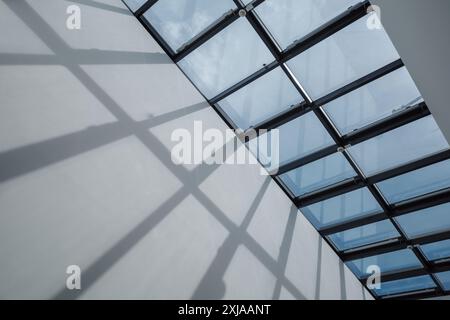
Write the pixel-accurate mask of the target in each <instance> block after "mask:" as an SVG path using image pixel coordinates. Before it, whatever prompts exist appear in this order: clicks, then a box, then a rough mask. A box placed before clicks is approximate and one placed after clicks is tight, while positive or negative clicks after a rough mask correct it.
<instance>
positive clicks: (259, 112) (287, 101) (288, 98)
mask: <svg viewBox="0 0 450 320" xmlns="http://www.w3.org/2000/svg"><path fill="white" fill-rule="evenodd" d="M302 101H304V100H303V99H302V96H301V95H300V94H299V93H298V91H297V90H296V89H295V87H294V85H293V84H292V82H291V81H290V80H289V78H288V77H287V76H286V74H285V73H284V71H283V70H282V69H281V68H277V69H275V70H273V71H271V72H269V73H268V74H266V75H264V76H263V77H262V78H259V79H258V80H256V81H254V82H252V83H250V84H249V85H247V86H245V87H244V88H242V89H241V90H239V91H237V92H235V93H234V94H232V95H230V96H228V97H226V98H225V99H224V100H222V101H220V102H219V106H220V107H221V108H222V109H223V110H224V111H225V112H226V113H227V114H228V115H229V116H230V117H231V119H232V120H233V121H234V123H235V124H236V125H237V126H238V127H239V128H241V129H243V130H245V129H248V128H249V127H251V126H255V125H257V124H259V123H261V122H263V121H265V120H267V119H268V118H270V117H273V116H275V115H277V114H278V113H280V112H282V111H284V110H286V109H289V108H290V107H291V106H293V105H296V104H298V103H300V102H302Z"/></svg>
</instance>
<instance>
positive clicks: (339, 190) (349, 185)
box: [294, 177, 364, 207]
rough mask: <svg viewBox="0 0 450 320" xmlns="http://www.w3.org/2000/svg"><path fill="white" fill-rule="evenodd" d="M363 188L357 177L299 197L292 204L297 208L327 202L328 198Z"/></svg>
mask: <svg viewBox="0 0 450 320" xmlns="http://www.w3.org/2000/svg"><path fill="white" fill-rule="evenodd" d="M363 186H364V184H363V182H362V181H361V179H360V178H358V177H355V178H350V179H347V180H344V181H342V182H339V183H337V184H334V185H331V186H329V187H326V188H322V189H319V190H317V191H314V192H312V193H308V194H305V195H302V196H300V197H297V198H296V199H295V200H294V203H295V204H296V205H297V206H298V207H306V206H309V205H312V204H314V203H317V202H320V201H324V200H327V199H329V198H333V197H336V196H340V195H342V194H345V193H348V192H352V191H354V190H357V189H360V188H361V187H363Z"/></svg>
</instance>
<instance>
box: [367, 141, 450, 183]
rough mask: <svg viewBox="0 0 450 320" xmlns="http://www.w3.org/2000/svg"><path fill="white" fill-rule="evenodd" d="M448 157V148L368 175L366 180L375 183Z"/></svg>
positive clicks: (449, 150) (449, 155)
mask: <svg viewBox="0 0 450 320" xmlns="http://www.w3.org/2000/svg"><path fill="white" fill-rule="evenodd" d="M449 159H450V149H448V150H444V151H441V152H438V153H436V154H433V155H431V156H427V157H425V158H422V159H419V160H417V161H413V162H410V163H407V164H405V165H402V166H399V167H396V168H394V169H391V170H387V171H384V172H381V173H378V174H376V175H374V176H371V177H369V178H368V181H369V183H371V184H376V183H379V182H381V181H384V180H388V179H391V178H394V177H397V176H400V175H403V174H405V173H408V172H412V171H415V170H419V169H422V168H425V167H428V166H430V165H433V164H436V163H438V162H441V161H445V160H449Z"/></svg>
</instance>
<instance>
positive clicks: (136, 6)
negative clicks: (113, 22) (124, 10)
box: [125, 0, 147, 12]
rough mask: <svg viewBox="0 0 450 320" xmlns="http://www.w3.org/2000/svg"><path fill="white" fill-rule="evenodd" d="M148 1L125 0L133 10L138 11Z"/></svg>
mask: <svg viewBox="0 0 450 320" xmlns="http://www.w3.org/2000/svg"><path fill="white" fill-rule="evenodd" d="M146 1H147V0H125V3H126V4H127V6H128V8H130V10H131V11H133V12H136V10H137V9H139V8H140V7H142V5H143V4H144V3H145V2H146Z"/></svg>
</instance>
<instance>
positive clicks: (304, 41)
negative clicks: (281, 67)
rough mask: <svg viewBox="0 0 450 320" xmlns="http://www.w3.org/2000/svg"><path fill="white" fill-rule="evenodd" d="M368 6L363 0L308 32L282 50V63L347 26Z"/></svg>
mask: <svg viewBox="0 0 450 320" xmlns="http://www.w3.org/2000/svg"><path fill="white" fill-rule="evenodd" d="M369 7H370V2H369V1H364V2H361V3H358V4H355V5H354V6H352V7H350V8H349V9H348V10H347V11H345V12H343V13H342V14H340V15H339V16H337V17H335V18H334V19H332V20H331V21H329V22H327V23H325V24H324V25H322V26H321V27H319V28H318V29H316V30H314V31H312V32H310V33H309V34H307V35H306V36H304V37H303V38H301V39H299V40H297V41H296V42H294V43H293V44H292V45H291V46H289V47H288V48H286V50H284V51H283V52H282V55H281V61H282V62H283V63H284V62H287V61H288V60H290V59H292V58H294V57H295V56H297V55H299V54H300V53H302V52H304V51H306V50H308V49H309V48H311V47H312V46H314V45H316V44H317V43H319V42H321V41H323V40H325V39H326V38H328V37H330V36H332V35H333V34H335V33H336V32H338V31H340V30H342V29H344V28H345V27H347V26H349V25H350V24H352V23H353V22H355V21H357V20H358V19H360V18H362V17H364V16H365V15H366V14H367V13H368V12H367V9H368V8H369Z"/></svg>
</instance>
